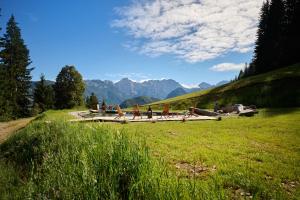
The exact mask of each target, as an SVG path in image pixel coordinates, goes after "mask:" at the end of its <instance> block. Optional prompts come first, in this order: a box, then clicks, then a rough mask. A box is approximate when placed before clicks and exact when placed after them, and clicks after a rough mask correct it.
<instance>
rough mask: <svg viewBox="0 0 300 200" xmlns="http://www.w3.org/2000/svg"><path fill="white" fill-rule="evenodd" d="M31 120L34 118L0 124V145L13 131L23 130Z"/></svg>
mask: <svg viewBox="0 0 300 200" xmlns="http://www.w3.org/2000/svg"><path fill="white" fill-rule="evenodd" d="M33 119H34V117H31V118H24V119H18V120H14V121H9V122H0V143H2V142H4V141H5V140H6V139H7V138H8V137H9V136H11V135H12V134H13V133H14V132H15V131H17V130H19V129H21V128H24V127H25V126H26V125H27V124H28V123H29V122H31V120H33Z"/></svg>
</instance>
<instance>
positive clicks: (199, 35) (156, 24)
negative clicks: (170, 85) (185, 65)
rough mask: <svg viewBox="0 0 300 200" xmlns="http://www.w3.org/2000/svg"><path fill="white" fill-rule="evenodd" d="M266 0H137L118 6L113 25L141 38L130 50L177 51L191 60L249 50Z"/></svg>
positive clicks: (157, 53)
mask: <svg viewBox="0 0 300 200" xmlns="http://www.w3.org/2000/svg"><path fill="white" fill-rule="evenodd" d="M262 2H263V0H251V1H249V0H226V1H224V0H214V1H212V0H133V1H132V3H130V4H129V5H128V6H126V7H121V8H116V12H117V14H118V16H119V18H118V19H116V20H115V21H113V23H112V27H115V28H121V29H124V30H125V31H126V32H127V33H128V34H129V35H130V36H131V37H133V39H134V41H138V42H137V43H135V42H134V43H131V45H130V44H129V45H128V44H126V46H127V47H128V48H130V49H131V50H135V51H138V52H140V53H143V54H147V55H149V56H159V55H162V54H174V55H176V56H177V57H179V58H181V59H184V60H186V61H188V62H199V61H204V60H208V59H213V58H216V57H219V56H221V55H223V54H226V53H228V52H240V53H245V52H249V51H250V50H251V49H252V46H253V43H254V41H255V33H256V26H257V21H258V14H259V10H260V7H261V4H262Z"/></svg>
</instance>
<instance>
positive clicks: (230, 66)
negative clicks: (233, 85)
mask: <svg viewBox="0 0 300 200" xmlns="http://www.w3.org/2000/svg"><path fill="white" fill-rule="evenodd" d="M244 68H245V63H240V64H235V63H221V64H218V65H215V66H213V67H211V68H210V70H212V71H216V72H227V71H239V70H241V69H244Z"/></svg>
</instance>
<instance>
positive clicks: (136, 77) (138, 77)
mask: <svg viewBox="0 0 300 200" xmlns="http://www.w3.org/2000/svg"><path fill="white" fill-rule="evenodd" d="M105 76H106V77H110V78H116V79H122V78H128V79H130V80H132V81H134V82H143V81H145V80H149V77H150V76H151V74H143V73H118V74H105Z"/></svg>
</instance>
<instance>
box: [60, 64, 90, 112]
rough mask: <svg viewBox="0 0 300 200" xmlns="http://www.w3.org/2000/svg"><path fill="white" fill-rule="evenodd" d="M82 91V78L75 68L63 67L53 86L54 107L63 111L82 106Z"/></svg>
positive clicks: (83, 87) (83, 86)
mask: <svg viewBox="0 0 300 200" xmlns="http://www.w3.org/2000/svg"><path fill="white" fill-rule="evenodd" d="M84 89H85V85H84V82H83V80H82V76H81V74H80V73H79V72H78V71H77V70H76V69H75V67H74V66H68V65H67V66H65V67H63V68H62V70H61V71H60V73H59V74H58V75H57V77H56V83H55V85H54V91H55V106H56V107H57V108H59V109H64V108H72V107H74V106H79V105H82V103H83V92H84Z"/></svg>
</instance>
